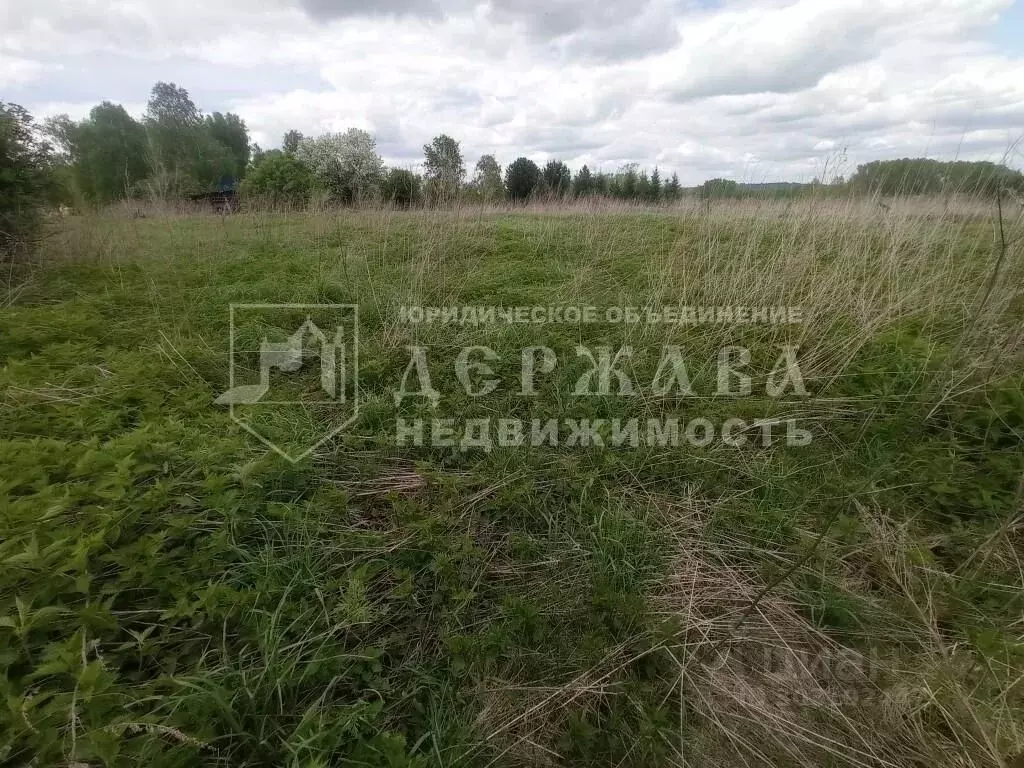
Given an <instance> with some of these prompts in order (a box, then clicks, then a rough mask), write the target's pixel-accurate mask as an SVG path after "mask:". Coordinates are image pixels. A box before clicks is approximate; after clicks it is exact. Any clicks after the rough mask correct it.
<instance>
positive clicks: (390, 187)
mask: <svg viewBox="0 0 1024 768" xmlns="http://www.w3.org/2000/svg"><path fill="white" fill-rule="evenodd" d="M281 144H282V146H281V149H271V150H263V149H261V148H260V147H259V146H258V145H255V144H252V143H251V142H250V136H249V131H248V128H247V127H246V125H245V121H244V120H242V118H241V117H239V116H238V115H236V114H233V113H230V112H228V113H220V112H213V113H211V114H204V113H203V112H202V111H201V110H200V109H199V108H198V107H197V106H196V104H195V103H194V102H193V101H192V98H191V97H190V96H189V93H188V91H186V90H185V89H184V88H181V87H179V86H177V85H175V84H174V83H164V82H159V83H157V84H156V85H154V86H153V89H152V91H151V93H150V97H149V101H148V102H147V105H146V111H145V113H144V114H143V116H142V118H141V119H136V118H134V117H132V115H130V114H129V113H128V111H127V110H126V109H125V108H124V107H123V106H121V105H120V104H114V103H112V102H109V101H104V102H102V103H101V104H98V105H96V106H95V107H93V108H92V110H91V111H90V112H89V115H88V116H87V117H86V118H85V119H82V120H77V121H76V120H72V119H71V118H70V117H68V116H67V115H59V116H56V117H51V118H48V119H47V120H45V121H44V122H43V123H42V124H41V125H40V124H38V123H36V122H35V121H33V119H32V117H31V116H30V115H29V114H28V112H26V111H25V110H24V109H23V108H21V107H20V106H18V105H16V104H4V103H3V102H0V256H2V254H3V253H9V252H10V251H11V250H12V249H13V248H14V245H13V244H15V243H23V242H25V241H26V239H27V238H26V234H25V233H27V232H31V231H33V228H34V226H33V225H34V222H35V221H36V220H37V219H38V215H39V211H40V210H42V208H44V207H45V206H47V205H49V206H51V207H55V206H57V205H62V204H63V205H78V206H81V205H90V206H100V205H105V204H108V203H111V202H115V201H119V200H125V199H138V198H142V199H162V200H166V199H180V198H184V197H187V196H189V195H192V194H197V193H202V192H207V191H212V190H213V189H215V188H217V187H218V186H223V185H225V184H229V185H231V186H232V187H234V186H235V185H236V184H240V187H239V188H240V192H241V194H242V195H243V196H248V197H251V198H255V199H261V200H268V201H272V202H274V203H277V204H284V205H296V206H301V205H304V204H306V203H308V202H309V201H310V200H313V199H323V200H325V201H328V202H333V203H338V204H352V203H361V202H382V203H388V204H393V205H397V206H401V207H411V206H418V205H449V204H452V203H453V202H455V201H456V200H461V201H468V202H483V203H497V202H502V201H512V202H522V201H526V200H530V199H534V200H536V199H542V200H566V199H574V198H587V197H591V196H593V197H605V198H612V199H619V200H626V201H636V202H645V203H655V204H656V203H661V202H672V201H675V200H678V199H680V198H681V197H683V196H684V195H692V196H698V197H700V198H704V199H709V200H710V199H713V198H740V197H751V196H776V197H778V196H784V197H788V196H795V195H801V194H805V193H807V192H808V191H812V192H814V191H818V190H822V189H826V190H828V191H829V192H832V193H835V194H874V195H886V196H888V195H901V194H902V195H906V194H946V193H953V192H959V193H966V194H980V195H995V194H997V193H999V192H1001V191H1004V190H1011V191H1013V192H1014V193H1016V194H1024V175H1022V174H1021V173H1020V172H1018V171H1015V170H1012V169H1010V168H1008V167H1006V166H1005V165H999V164H995V163H990V162H965V161H957V162H940V161H936V160H929V159H921V158H914V159H911V158H905V159H901V160H886V161H875V162H870V163H866V164H863V165H860V166H859V167H858V168H857V170H856V172H855V173H854V174H853V176H851V177H850V178H849V179H848V180H846V179H843V178H836V179H833V180H832V181H831V182H830V183H828V184H823V183H821V182H819V181H817V180H815V181H814V182H812V183H810V184H794V183H769V184H741V183H738V182H736V181H733V180H729V179H710V180H708V181H706V182H704V184H702V185H701V186H699V187H697V188H693V189H684V188H683V187H682V186H681V184H680V182H679V177H678V175H677V174H676V173H672V174H671V175H668V176H667V177H666V176H663V175H662V172H661V171H660V170H659V169H658V168H654V169H653V170H651V171H649V172H648V171H647V170H646V169H642V168H640V167H639V166H638V165H637V164H635V163H629V164H626V165H623V166H622V167H620V168H619V169H618V170H616V171H614V172H612V173H607V172H604V171H601V170H596V171H595V170H591V169H590V168H589V167H588V166H586V165H584V166H583V167H582V168H580V169H579V170H578V171H576V172H575V173H574V172H572V171H571V170H570V169H569V167H568V166H567V165H566V164H565V163H563V162H562V161H560V160H549V161H548V162H547V163H545V164H544V165H543V166H539V165H537V164H536V163H535V162H534V161H532V160H530V159H529V158H527V157H519V158H517V159H515V160H514V161H513V162H511V163H509V165H508V166H507V167H506V168H504V169H502V167H501V165H500V164H499V163H498V161H497V160H496V158H495V157H494V155H490V154H487V155H484V156H482V157H481V158H479V160H478V161H477V162H476V164H475V165H474V166H473V171H472V173H471V174H470V173H467V166H466V160H465V158H464V156H463V152H462V148H461V145H460V144H459V142H458V141H456V140H455V139H454V138H452V137H451V136H448V135H445V134H442V135H439V136H436V137H435V138H434V139H433V140H431V141H430V142H429V143H428V144H426V145H424V147H423V162H422V172H421V173H416V172H413V171H412V170H410V169H408V168H389V167H386V166H385V164H384V161H383V159H382V158H381V156H380V155H379V154H378V153H377V145H376V140H375V139H374V137H373V136H372V135H371V134H370V133H368V132H367V131H363V130H360V129H358V128H350V129H348V130H347V131H344V132H341V133H328V134H324V135H320V136H304V135H303V134H302V133H300V132H299V131H297V130H290V131H288V132H287V133H285V135H284V136H283V139H282V142H281Z"/></svg>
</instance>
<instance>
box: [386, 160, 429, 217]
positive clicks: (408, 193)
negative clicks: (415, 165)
mask: <svg viewBox="0 0 1024 768" xmlns="http://www.w3.org/2000/svg"><path fill="white" fill-rule="evenodd" d="M381 196H382V197H383V198H384V201H385V202H387V203H391V204H392V205H394V206H396V207H398V208H411V207H412V206H413V205H415V204H416V203H417V202H418V201H419V199H420V178H419V176H417V175H416V174H415V173H413V172H412V171H409V170H406V169H404V168H391V169H389V170H388V172H387V173H386V174H385V175H384V182H383V184H382V185H381Z"/></svg>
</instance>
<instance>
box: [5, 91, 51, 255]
mask: <svg viewBox="0 0 1024 768" xmlns="http://www.w3.org/2000/svg"><path fill="white" fill-rule="evenodd" d="M48 159H49V147H48V145H47V144H45V143H43V142H41V141H40V140H39V139H38V138H37V133H36V127H35V124H34V123H33V122H32V116H31V115H30V114H29V113H28V112H27V111H25V109H24V108H22V107H19V106H18V105H17V104H4V103H3V102H0V261H6V260H8V259H13V258H16V257H17V256H18V255H21V254H24V253H26V252H27V251H28V250H29V248H30V246H31V244H32V240H33V238H34V237H35V235H36V232H37V229H38V226H39V221H40V211H41V208H42V205H43V203H44V202H45V199H46V191H47V176H46V168H47V164H48Z"/></svg>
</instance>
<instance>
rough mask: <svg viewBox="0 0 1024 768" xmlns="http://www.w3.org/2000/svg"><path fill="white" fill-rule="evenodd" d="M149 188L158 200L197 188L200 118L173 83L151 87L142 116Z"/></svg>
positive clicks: (195, 109) (183, 93)
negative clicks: (148, 170) (147, 156)
mask: <svg viewBox="0 0 1024 768" xmlns="http://www.w3.org/2000/svg"><path fill="white" fill-rule="evenodd" d="M144 122H145V126H146V134H147V138H148V141H149V164H150V171H151V173H150V175H151V182H152V185H151V188H152V191H153V192H154V194H156V195H157V196H159V197H166V196H167V195H170V194H177V193H180V192H182V191H188V190H189V189H190V188H195V187H196V186H198V184H199V181H198V179H196V178H195V170H196V169H195V167H194V166H195V165H196V161H197V159H198V158H199V157H200V145H201V144H202V141H201V136H202V130H201V129H202V123H203V117H202V114H201V113H200V112H199V109H198V108H197V107H196V105H195V103H194V102H193V101H192V98H191V97H190V96H189V95H188V91H186V90H185V89H184V88H179V87H178V86H177V85H175V84H174V83H164V82H158V83H157V84H156V85H154V86H153V90H152V92H151V93H150V97H149V102H148V104H147V106H146V115H145V119H144Z"/></svg>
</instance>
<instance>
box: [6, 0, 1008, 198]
mask: <svg viewBox="0 0 1024 768" xmlns="http://www.w3.org/2000/svg"><path fill="white" fill-rule="evenodd" d="M1022 5H1024V0H489V1H485V2H480V1H479V0H379V1H378V2H372V1H371V2H367V1H366V0H363V1H362V2H360V0H73V1H71V0H3V2H2V3H0V100H2V101H12V102H16V103H20V104H23V105H24V106H26V107H28V108H29V109H30V110H31V111H32V112H33V113H35V114H36V115H37V116H45V115H49V114H56V113H60V112H67V113H69V114H71V115H72V116H76V117H77V116H84V115H85V114H86V113H87V112H88V110H89V108H90V107H91V106H92V105H94V104H96V103H97V102H99V101H101V100H111V101H116V102H120V103H122V104H124V105H125V106H126V107H127V108H128V109H129V111H131V112H133V113H137V114H141V113H142V112H143V110H144V109H145V101H146V98H147V96H148V93H149V89H150V88H151V87H152V85H153V83H154V82H155V81H157V80H168V81H172V82H175V83H177V84H178V85H181V86H184V87H185V88H187V89H188V90H189V91H190V93H191V94H192V96H193V98H194V100H195V101H196V103H197V104H198V105H199V106H200V107H201V108H202V109H203V110H205V111H207V112H212V111H215V110H219V111H233V112H237V113H239V114H240V115H242V117H243V118H244V119H245V121H246V123H247V124H248V126H249V128H250V131H251V132H252V134H253V138H254V140H255V141H257V142H258V143H259V144H260V145H261V146H264V147H269V146H277V145H279V143H280V138H281V134H282V133H283V132H284V131H286V130H288V129H289V128H297V129H299V130H301V131H302V132H304V133H306V134H307V135H308V134H315V133H321V132H325V131H339V130H344V129H345V128H347V127H349V126H356V127H360V128H365V129H368V130H370V131H372V132H373V133H374V134H375V135H376V137H377V142H378V148H379V150H380V152H381V154H383V155H384V157H385V160H386V161H388V162H389V163H392V164H397V165H403V166H415V164H416V163H417V162H418V161H419V160H420V158H421V156H422V145H423V143H424V142H426V141H428V140H429V139H430V138H431V137H432V136H434V135H436V134H438V133H442V132H444V133H448V134H450V135H452V136H454V137H455V138H457V139H459V140H460V141H461V142H462V144H463V148H464V151H465V155H466V158H467V161H468V163H469V165H470V166H472V164H473V163H475V161H476V158H477V157H478V156H479V155H480V154H481V153H484V152H491V153H494V154H495V155H496V156H497V158H498V161H499V162H500V163H502V165H505V164H506V163H508V162H510V161H511V160H513V159H514V158H515V157H517V156H519V155H523V154H525V155H527V156H529V157H531V158H533V159H534V160H537V161H538V162H540V161H543V160H546V159H548V158H551V157H556V158H559V159H562V160H564V161H566V162H568V163H569V164H570V165H571V166H573V167H578V166H580V165H582V164H583V163H587V164H589V165H590V166H591V168H595V167H597V168H603V169H605V170H614V169H615V168H617V167H618V166H619V165H621V164H622V163H624V162H628V161H635V162H639V163H640V164H641V165H644V166H648V167H651V166H654V165H658V166H660V167H661V168H662V169H663V170H666V169H667V170H676V171H678V173H679V175H680V178H681V179H682V180H683V182H684V183H687V184H693V183H699V182H701V181H703V180H704V179H706V178H709V177H714V176H724V177H728V178H734V179H737V180H745V181H766V180H780V179H785V180H809V179H810V178H813V177H814V176H815V175H818V174H820V173H822V171H823V169H825V168H826V167H827V168H829V169H832V168H841V169H843V170H845V171H846V172H847V173H849V172H850V171H852V170H853V169H854V168H855V167H856V164H857V163H859V162H864V161H866V160H872V159H879V158H883V159H884V158H891V157H904V156H922V155H927V156H931V157H936V158H940V159H952V158H954V157H961V158H966V159H991V160H996V161H998V160H1000V159H1001V158H1003V156H1004V155H1006V153H1007V151H1008V149H1010V148H1011V145H1013V143H1014V142H1015V141H1016V140H1017V139H1018V138H1020V137H1021V136H1022V135H1024V7H1022ZM1009 162H1010V164H1011V165H1014V166H1016V167H1022V166H1024V149H1022V148H1020V147H1018V148H1017V149H1015V150H1011V152H1010V156H1009ZM826 164H827V165H826Z"/></svg>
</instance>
